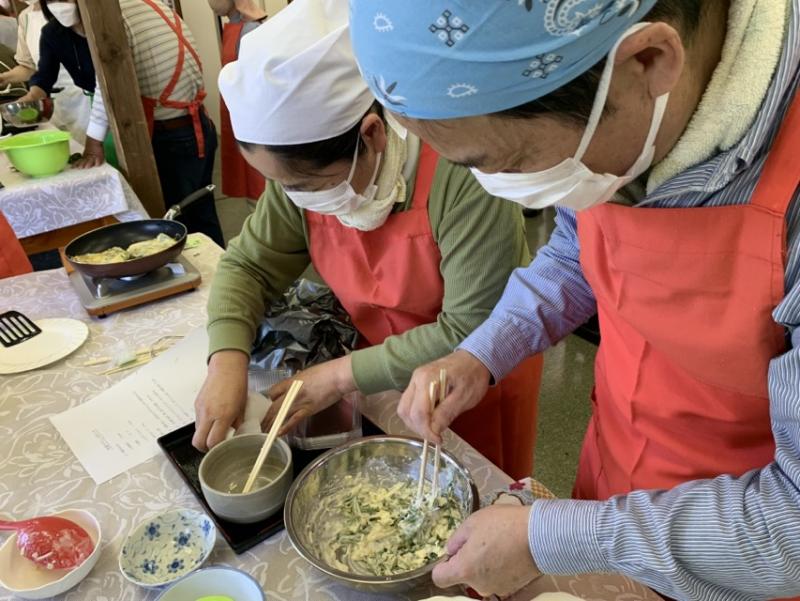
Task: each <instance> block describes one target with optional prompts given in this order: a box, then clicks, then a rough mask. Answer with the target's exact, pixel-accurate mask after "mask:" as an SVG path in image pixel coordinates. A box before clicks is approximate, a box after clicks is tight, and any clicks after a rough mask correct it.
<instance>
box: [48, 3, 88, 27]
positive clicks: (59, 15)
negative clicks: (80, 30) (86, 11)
mask: <svg viewBox="0 0 800 601" xmlns="http://www.w3.org/2000/svg"><path fill="white" fill-rule="evenodd" d="M47 8H49V9H50V12H51V13H53V17H55V19H56V21H58V22H59V23H61V24H62V25H63V26H64V27H72V26H73V25H77V24H78V23H80V22H81V18H80V16H78V5H77V4H73V3H72V2H51V3H49V4H48V5H47Z"/></svg>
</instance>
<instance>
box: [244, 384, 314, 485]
mask: <svg viewBox="0 0 800 601" xmlns="http://www.w3.org/2000/svg"><path fill="white" fill-rule="evenodd" d="M302 386H303V382H301V381H300V380H295V381H294V382H292V385H291V386H290V387H289V392H287V393H286V398H285V399H284V400H283V404H282V405H281V408H280V410H278V415H277V417H275V421H274V422H272V427H271V428H270V429H269V434H268V435H267V439H266V440H265V441H264V444H263V445H262V446H261V451H260V452H259V453H258V458H257V459H256V462H255V463H254V464H253V469H252V470H250V475H249V476H248V477H247V482H245V485H244V489H243V490H242V494H247V493H249V492H250V491H251V490H252V488H253V484H255V481H256V478H257V477H258V472H260V471H261V467H262V466H263V465H264V462H265V461H266V460H267V456H268V455H269V451H270V449H272V445H273V444H275V439H276V438H278V432H280V429H281V426H283V422H284V421H286V416H287V415H288V414H289V409H291V407H292V405H293V404H294V400H295V398H297V394H298V393H299V392H300V388H302Z"/></svg>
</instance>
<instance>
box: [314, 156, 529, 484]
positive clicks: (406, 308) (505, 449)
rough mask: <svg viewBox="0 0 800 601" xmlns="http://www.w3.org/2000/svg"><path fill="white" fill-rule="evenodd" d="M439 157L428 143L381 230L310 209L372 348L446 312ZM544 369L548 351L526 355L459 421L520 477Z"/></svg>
mask: <svg viewBox="0 0 800 601" xmlns="http://www.w3.org/2000/svg"><path fill="white" fill-rule="evenodd" d="M437 160H438V156H437V155H436V153H435V152H434V151H433V150H432V149H431V148H430V147H429V146H427V145H423V147H422V153H421V154H420V160H419V167H418V168H417V178H416V183H415V185H414V196H413V199H412V203H411V208H410V209H409V210H408V211H403V212H401V213H394V214H392V215H390V216H389V218H388V219H387V221H386V223H384V224H383V225H382V226H381V227H380V228H378V229H376V230H373V231H369V232H362V231H359V230H357V229H355V228H349V227H346V226H344V225H342V224H341V223H340V222H339V220H338V219H337V218H336V217H335V216H325V215H320V214H318V213H313V212H311V211H306V213H305V215H306V221H307V223H308V230H309V232H308V235H309V239H310V241H309V242H310V243H309V247H310V248H309V251H310V253H311V260H312V263H313V265H314V267H315V268H316V269H317V271H318V272H319V274H320V275H321V276H322V278H323V279H324V280H325V282H327V284H328V285H329V286H330V287H331V289H332V290H333V292H334V293H335V294H336V296H337V297H338V298H339V300H340V301H341V303H342V305H343V306H344V308H345V309H346V310H347V312H348V313H349V314H350V317H351V319H352V320H353V323H354V324H355V326H356V327H357V328H358V331H359V332H360V333H361V335H362V337H363V338H364V339H365V340H366V341H367V342H368V343H369V344H370V345H375V344H381V343H382V342H383V341H384V340H385V339H386V338H387V337H389V336H393V335H397V334H402V333H403V332H406V331H408V330H410V329H412V328H416V327H418V326H421V325H424V324H429V323H435V322H436V319H437V317H438V316H439V313H441V310H442V299H443V297H444V281H443V280H442V275H441V272H440V271H439V264H440V262H441V254H440V252H439V247H438V246H437V244H436V240H435V239H434V237H433V232H432V231H431V225H430V218H429V216H428V195H429V193H430V189H431V185H432V183H433V178H434V175H435V172H436V163H437ZM541 369H542V358H541V356H536V357H533V358H530V359H528V360H526V361H525V362H524V363H522V364H521V365H519V366H518V367H517V368H516V369H515V370H514V371H513V372H512V373H511V374H510V375H509V376H508V377H507V378H506V379H504V380H503V381H502V382H501V383H499V384H498V385H497V386H495V387H494V388H492V389H490V391H489V393H488V394H487V395H486V397H485V398H484V399H483V401H481V403H480V404H479V405H478V406H477V407H475V408H474V409H472V410H471V411H468V412H466V413H465V414H463V415H462V416H460V417H459V418H458V419H457V420H456V421H455V422H454V423H453V429H454V430H455V431H456V432H457V433H458V434H460V435H461V436H462V437H463V438H465V439H466V440H467V442H469V443H470V444H472V445H473V446H474V447H475V448H477V449H478V450H479V451H480V452H481V453H483V454H484V455H485V456H486V457H487V458H488V459H490V460H491V461H492V462H493V463H495V464H496V465H497V466H498V467H500V468H501V469H503V470H504V471H505V472H507V473H508V474H509V475H511V476H512V477H514V478H522V477H526V476H530V475H531V473H532V470H533V449H534V443H535V439H536V408H537V400H538V394H539V384H540V382H541Z"/></svg>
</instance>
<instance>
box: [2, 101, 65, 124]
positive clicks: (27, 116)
mask: <svg viewBox="0 0 800 601" xmlns="http://www.w3.org/2000/svg"><path fill="white" fill-rule="evenodd" d="M0 116H2V117H3V121H5V122H6V123H8V124H9V125H13V126H15V127H30V126H32V125H37V124H39V123H46V122H47V121H50V117H52V116H53V100H52V99H51V98H43V99H42V100H29V101H26V102H18V101H15V102H6V103H5V104H0Z"/></svg>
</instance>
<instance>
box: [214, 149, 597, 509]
mask: <svg viewBox="0 0 800 601" xmlns="http://www.w3.org/2000/svg"><path fill="white" fill-rule="evenodd" d="M217 163H218V164H219V161H218V162H217ZM218 181H219V180H218V176H217V182H218ZM218 190H219V188H218ZM217 211H218V213H219V217H220V221H221V223H222V229H223V232H224V234H225V239H226V240H229V239H230V238H232V237H233V236H235V235H237V234H238V232H239V230H240V229H241V226H242V223H243V222H244V219H245V217H247V215H248V214H249V212H250V209H249V207H248V203H247V202H246V201H245V200H243V199H240V198H225V197H221V196H218V199H217ZM553 215H554V214H553V212H552V211H545V212H544V213H541V214H539V215H538V216H536V217H533V218H531V219H528V220H527V227H528V241H529V244H530V245H531V248H532V249H533V250H534V251H535V249H538V248H539V247H540V246H541V245H542V244H544V243H545V242H546V241H547V238H548V237H549V235H550V231H551V230H552V223H553ZM595 350H596V347H595V346H594V345H592V344H590V343H588V342H586V341H584V340H582V339H580V338H578V337H576V336H569V337H568V338H567V339H566V340H564V341H563V342H561V343H560V344H558V345H556V346H555V347H554V348H552V349H550V350H548V351H547V352H546V353H545V372H544V379H543V382H542V390H541V394H540V396H539V423H538V440H537V445H536V465H535V470H534V476H535V477H536V478H537V479H539V480H540V481H541V482H543V483H544V484H545V485H547V486H548V487H550V489H551V490H552V491H553V492H554V493H555V494H556V495H558V496H561V497H568V496H569V494H570V491H571V489H572V482H573V480H574V478H575V469H576V466H577V461H578V454H579V450H580V445H581V441H582V440H583V433H584V431H585V429H586V423H587V421H588V419H589V414H590V403H589V393H590V391H591V387H592V381H593V377H592V366H593V363H594V355H595Z"/></svg>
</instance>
